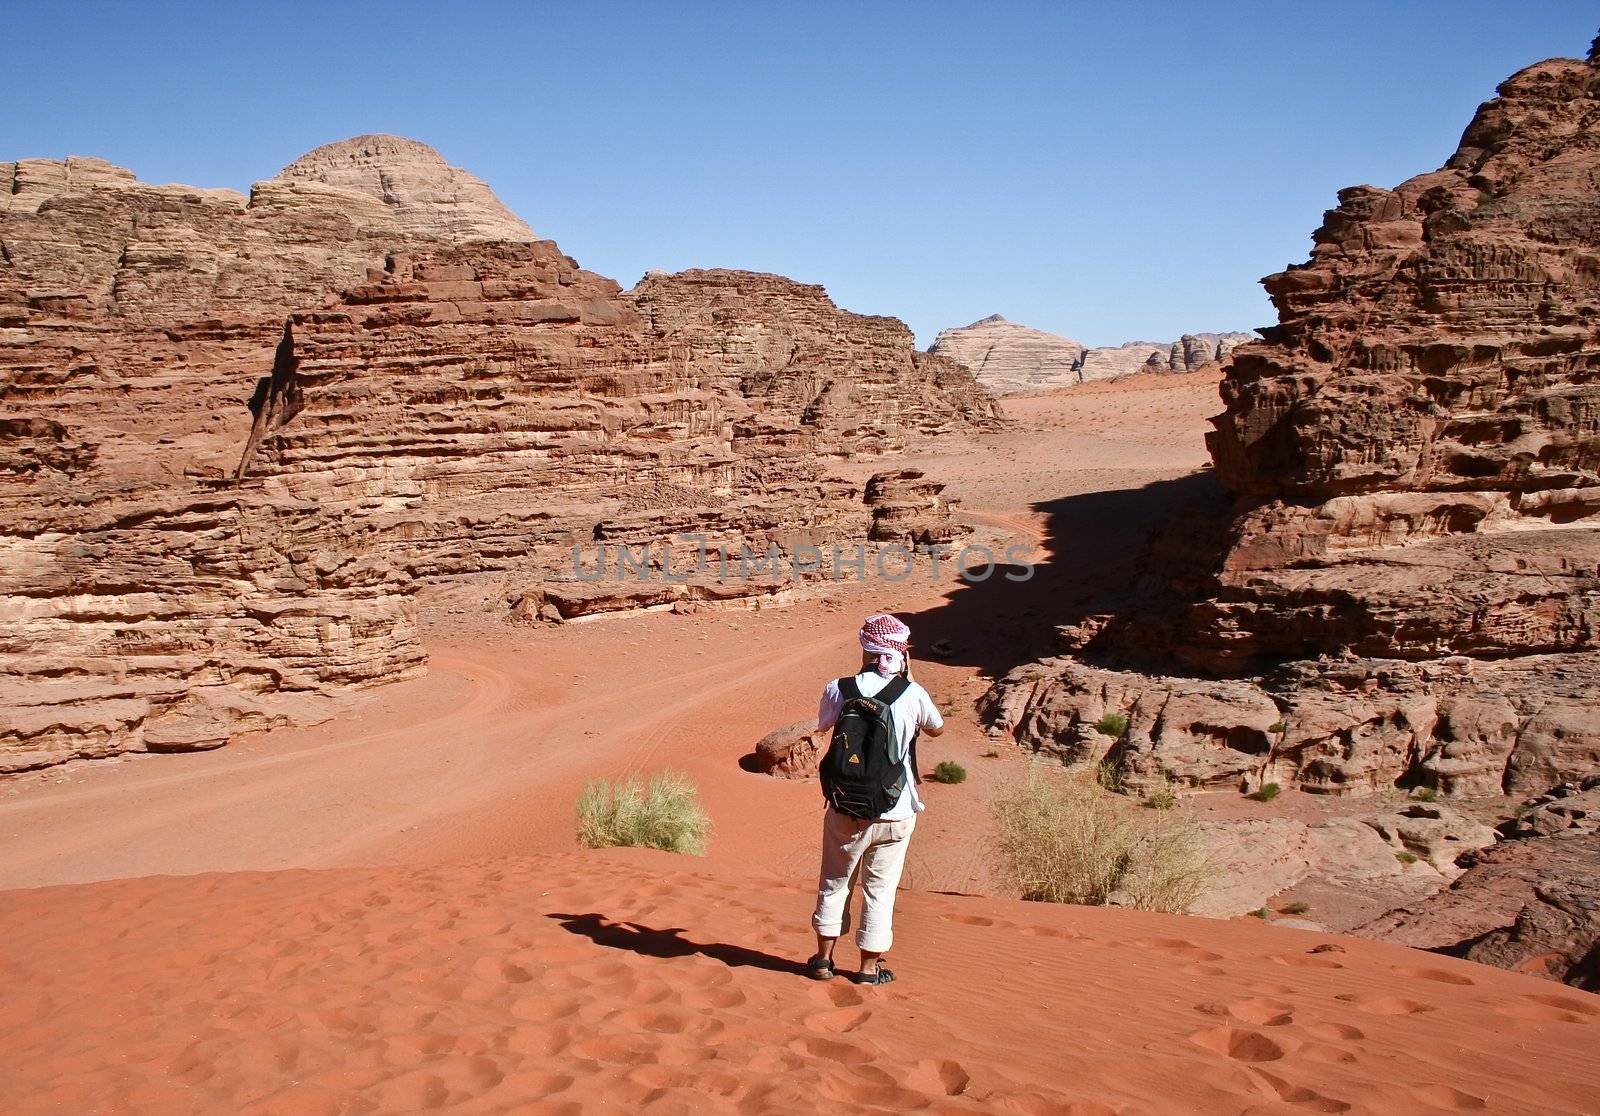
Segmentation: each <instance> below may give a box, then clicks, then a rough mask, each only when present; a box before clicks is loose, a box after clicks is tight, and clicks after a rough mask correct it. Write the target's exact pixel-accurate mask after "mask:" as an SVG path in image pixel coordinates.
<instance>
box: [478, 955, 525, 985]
mask: <svg viewBox="0 0 1600 1116" xmlns="http://www.w3.org/2000/svg"><path fill="white" fill-rule="evenodd" d="M472 975H473V976H475V977H477V978H478V979H479V980H485V981H489V982H491V983H493V982H495V981H501V982H504V983H506V984H526V983H528V981H530V980H532V979H533V974H532V973H530V972H528V970H527V969H524V968H523V967H522V966H521V965H514V964H512V963H511V962H509V961H502V960H500V959H499V958H496V957H480V958H478V960H477V961H475V962H473V965H472Z"/></svg>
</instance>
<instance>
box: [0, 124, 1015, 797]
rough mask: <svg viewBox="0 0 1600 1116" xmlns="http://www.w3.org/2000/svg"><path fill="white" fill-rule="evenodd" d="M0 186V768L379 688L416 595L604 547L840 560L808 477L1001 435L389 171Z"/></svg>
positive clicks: (909, 383) (931, 361)
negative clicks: (630, 284) (602, 272)
mask: <svg viewBox="0 0 1600 1116" xmlns="http://www.w3.org/2000/svg"><path fill="white" fill-rule="evenodd" d="M0 182H4V183H7V184H9V187H10V189H9V190H8V191H5V192H0V207H3V208H0V249H3V250H0V514H3V519H0V548H3V553H4V555H5V557H4V559H3V560H0V679H3V680H0V770H5V769H12V770H15V769H19V768H26V767H31V766H38V765H41V764H46V763H51V762H56V761H58V760H60V759H65V758H71V757H73V756H92V755H104V754H110V753H112V752H115V751H119V750H124V749H128V748H145V749H151V750H160V749H177V748H192V747H203V746H213V745H216V744H220V743H222V742H224V741H226V740H227V739H228V737H229V736H230V735H232V734H233V733H234V732H237V731H238V730H240V729H241V728H254V727H265V726H267V725H271V724H275V723H281V722H282V721H285V720H296V719H302V718H305V717H308V716H314V715H317V714H318V712H319V711H322V710H325V709H326V708H327V705H328V703H329V702H330V701H332V700H335V699H336V698H337V696H338V695H339V694H340V693H342V692H344V690H346V689H347V688H348V687H350V686H360V685H368V684H375V683H378V682H382V681H387V680H391V679H395V678H399V677H403V676H404V675H406V674H407V673H409V672H412V671H415V670H418V669H420V668H421V666H422V664H423V661H424V659H423V654H422V650H421V648H420V645H419V644H418V642H417V638H416V621H417V604H416V599H415V595H414V589H415V587H416V586H417V585H418V584H419V583H424V582H429V581H447V580H451V579H457V580H459V579H463V578H468V579H470V578H473V577H482V578H491V579H493V580H492V584H491V583H486V584H489V585H490V589H491V590H492V591H493V592H495V593H500V592H501V590H502V589H504V588H507V587H512V588H515V589H519V590H523V589H530V588H536V587H538V586H539V585H542V584H543V583H545V582H547V581H561V580H563V579H566V580H569V581H570V580H571V578H572V576H573V570H572V567H573V561H574V560H573V556H572V555H573V548H574V546H576V545H579V544H588V543H590V542H592V541H594V540H600V539H608V540H627V541H630V542H635V543H650V542H661V541H664V540H665V539H667V538H670V537H671V536H672V535H674V534H675V533H678V532H696V533H700V534H703V535H706V536H709V538H710V539H711V543H712V545H714V546H722V547H725V548H728V549H737V548H741V547H745V546H748V547H750V548H752V549H756V550H760V551H761V552H763V553H764V552H765V548H766V547H767V546H769V545H772V544H777V545H779V546H780V547H789V546H792V545H794V544H795V543H796V542H797V541H804V542H808V543H820V542H824V541H831V540H845V539H861V540H865V539H866V538H867V537H868V534H869V532H870V531H871V530H872V529H873V525H874V522H875V519H881V518H882V517H881V515H880V513H879V510H875V508H874V506H873V504H872V503H871V502H869V499H868V494H867V493H866V492H865V491H864V490H863V488H862V487H861V485H860V484H859V483H851V482H848V481H844V480H839V479H835V478H832V477H830V476H829V475H828V474H827V471H826V461H827V460H828V459H830V458H838V459H843V458H849V457H859V456H866V457H870V456H874V455H877V454H881V453H885V452H888V451H892V450H894V449H898V448H899V447H901V446H902V445H904V444H905V442H906V440H907V439H908V438H910V437H913V436H917V435H921V434H935V433H939V432H941V431H946V430H952V429H958V428H961V427H964V426H967V425H971V424H983V423H987V422H992V421H994V417H995V413H996V412H995V407H994V403H993V400H992V398H991V397H990V396H989V395H988V394H987V393H986V392H984V391H983V390H981V389H980V388H978V387H977V385H976V384H975V383H974V382H973V379H972V377H971V375H970V374H969V373H968V372H966V370H965V369H962V368H959V367H958V366H955V365H953V364H950V363H949V362H946V361H942V360H939V359H938V358H932V357H928V356H926V355H924V354H919V353H916V352H915V351H914V347H913V345H912V343H911V337H910V334H909V332H908V331H907V330H906V329H905V327H904V326H903V325H901V324H900V323H898V322H895V321H893V320H892V319H882V318H864V317H860V316H858V315H852V314H848V313H846V312H844V311H840V310H839V309H838V308H837V307H835V306H834V305H833V304H832V303H831V302H830V301H829V300H828V299H827V297H826V295H825V293H824V292H823V291H822V289H821V288H819V287H811V286H806V285H804V284H799V283H793V282H791V281H789V280H785V279H780V278H778V277H776V276H757V275H748V274H745V273H739V272H710V273H688V274H686V275H684V276H672V277H652V278H650V279H647V280H646V281H645V282H644V283H642V284H641V285H640V287H639V288H638V289H637V290H635V291H633V292H624V291H622V290H621V288H620V287H619V286H618V285H617V284H616V283H614V282H612V281H611V280H609V279H606V278H604V277H602V276H598V275H595V274H593V273H591V272H587V271H584V270H583V269H582V268H580V267H579V266H578V265H577V264H576V263H575V262H574V261H573V260H572V259H570V258H569V257H567V256H565V255H564V254H563V253H562V252H561V251H560V249H558V248H557V247H556V246H555V245H554V244H553V243H552V242H550V241H545V240H537V239H535V238H534V237H533V234H532V233H531V231H529V230H528V228H527V226H526V225H524V224H523V223H522V222H521V221H520V220H518V219H517V218H515V217H514V216H512V215H511V214H510V213H509V212H508V211H506V210H505V208H504V207H503V206H502V205H501V204H500V203H499V202H498V200H497V199H495V198H494V196H493V194H492V193H491V192H490V191H489V190H488V188H487V187H486V186H484V185H483V184H482V183H481V182H479V181H478V180H476V179H474V178H472V177H471V176H470V175H467V174H466V173H465V172H463V171H458V170H455V169H453V168H450V167H449V166H448V165H447V164H445V163H444V161H443V160H442V159H440V158H439V157H438V156H437V154H435V153H433V152H432V151H431V149H428V148H426V147H424V146H423V145H420V144H416V143H414V142H412V141H409V140H401V139H397V138H395V137H381V136H380V137H373V136H364V137H359V138H357V139H354V140H349V141H345V142H344V143H341V144H333V145H329V146H327V147H324V148H319V149H317V150H316V151H314V152H312V153H310V154H309V155H307V156H305V157H304V158H302V159H299V160H296V161H295V162H294V163H293V164H291V165H290V166H289V167H287V168H285V170H284V171H283V172H282V173H281V174H280V175H279V176H277V177H276V178H273V179H270V180H267V181H265V182H262V183H258V184H257V185H256V186H255V187H254V188H253V189H252V191H251V193H250V196H249V197H248V198H246V197H245V196H243V195H240V194H237V193H234V192H231V191H216V190H196V189H192V188H189V187H182V186H150V185H147V184H144V183H140V182H138V181H137V179H136V178H135V177H134V176H133V175H132V174H131V173H130V172H128V171H125V170H122V169H120V168H116V167H113V166H111V165H110V164H107V163H104V162H103V161H100V160H93V159H79V158H74V159H69V160H66V161H64V162H51V161H47V160H24V161H22V162H18V163H8V164H0ZM883 499H884V498H881V497H880V498H879V500H878V502H879V503H882V502H883ZM930 508H933V509H935V510H934V511H930V512H929V513H928V514H929V515H934V516H935V518H937V515H936V512H937V511H944V512H947V510H948V509H947V506H946V505H943V504H940V503H938V502H937V501H936V500H935V501H933V502H932V503H931V504H930ZM628 600H629V599H628V597H627V594H626V593H624V594H621V595H620V596H619V597H618V598H617V600H616V602H615V603H616V604H617V605H619V606H620V605H626V604H627V603H628Z"/></svg>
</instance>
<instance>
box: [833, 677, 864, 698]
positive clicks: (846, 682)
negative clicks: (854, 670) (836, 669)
mask: <svg viewBox="0 0 1600 1116" xmlns="http://www.w3.org/2000/svg"><path fill="white" fill-rule="evenodd" d="M835 685H836V686H838V687H839V697H840V698H842V699H843V700H845V701H852V700H854V699H855V698H858V697H860V696H861V687H860V686H857V685H856V680H855V677H854V676H853V675H851V676H846V677H844V678H841V679H839V681H838V682H836V683H835Z"/></svg>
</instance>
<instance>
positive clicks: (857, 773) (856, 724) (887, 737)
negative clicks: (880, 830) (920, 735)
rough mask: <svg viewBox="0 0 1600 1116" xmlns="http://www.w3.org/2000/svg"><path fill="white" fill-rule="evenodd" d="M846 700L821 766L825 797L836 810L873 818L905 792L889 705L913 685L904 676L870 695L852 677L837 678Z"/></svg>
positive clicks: (914, 752) (913, 747) (914, 747)
mask: <svg viewBox="0 0 1600 1116" xmlns="http://www.w3.org/2000/svg"><path fill="white" fill-rule="evenodd" d="M838 685H839V696H840V697H841V698H842V699H843V700H844V704H843V706H842V707H841V708H840V710H839V719H838V720H837V721H835V722H834V725H833V740H832V741H831V742H830V743H829V745H828V751H827V754H826V755H824V756H823V757H822V763H821V765H820V766H819V767H818V768H817V774H818V775H819V776H821V778H822V796H823V797H824V798H826V799H827V800H828V803H829V805H831V806H832V807H833V808H834V809H835V810H837V811H839V813H841V814H848V815H849V816H850V817H852V818H862V819H864V820H869V821H870V820H871V819H873V818H879V817H882V816H883V815H884V814H886V813H888V812H889V810H890V809H891V808H893V806H894V804H895V803H896V802H898V801H899V800H900V793H901V792H902V791H903V790H905V785H906V768H905V764H904V763H897V762H896V761H895V758H894V739H895V738H894V721H893V718H892V716H891V714H890V712H889V707H890V706H891V705H893V704H894V702H895V699H896V698H898V697H899V696H900V695H901V694H903V693H905V692H906V688H907V687H908V686H910V685H911V683H910V681H908V680H907V679H906V678H905V677H904V676H903V675H901V676H897V677H895V678H893V679H891V680H890V682H889V684H888V685H887V686H885V687H884V688H883V689H881V690H879V691H878V692H877V693H876V694H874V695H872V696H871V697H866V696H864V695H863V694H862V693H861V688H860V687H859V686H857V685H856V680H855V679H854V678H841V679H839V683H838ZM916 757H917V738H916V736H912V738H911V769H912V770H913V771H915V770H916V763H917V758H916Z"/></svg>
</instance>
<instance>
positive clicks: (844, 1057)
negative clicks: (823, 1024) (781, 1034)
mask: <svg viewBox="0 0 1600 1116" xmlns="http://www.w3.org/2000/svg"><path fill="white" fill-rule="evenodd" d="M789 1049H790V1050H793V1051H794V1052H795V1053H797V1054H809V1055H810V1056H811V1057H813V1058H821V1059H822V1060H823V1061H825V1062H843V1063H846V1064H849V1065H867V1064H870V1063H871V1062H873V1061H875V1060H876V1058H877V1056H876V1055H875V1054H874V1053H873V1052H872V1051H871V1050H869V1049H867V1048H866V1047H864V1046H859V1045H857V1044H856V1043H853V1042H840V1041H838V1040H837V1039H828V1038H818V1037H816V1036H813V1035H807V1036H804V1037H802V1038H797V1039H794V1040H793V1041H791V1042H790V1043H789Z"/></svg>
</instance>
